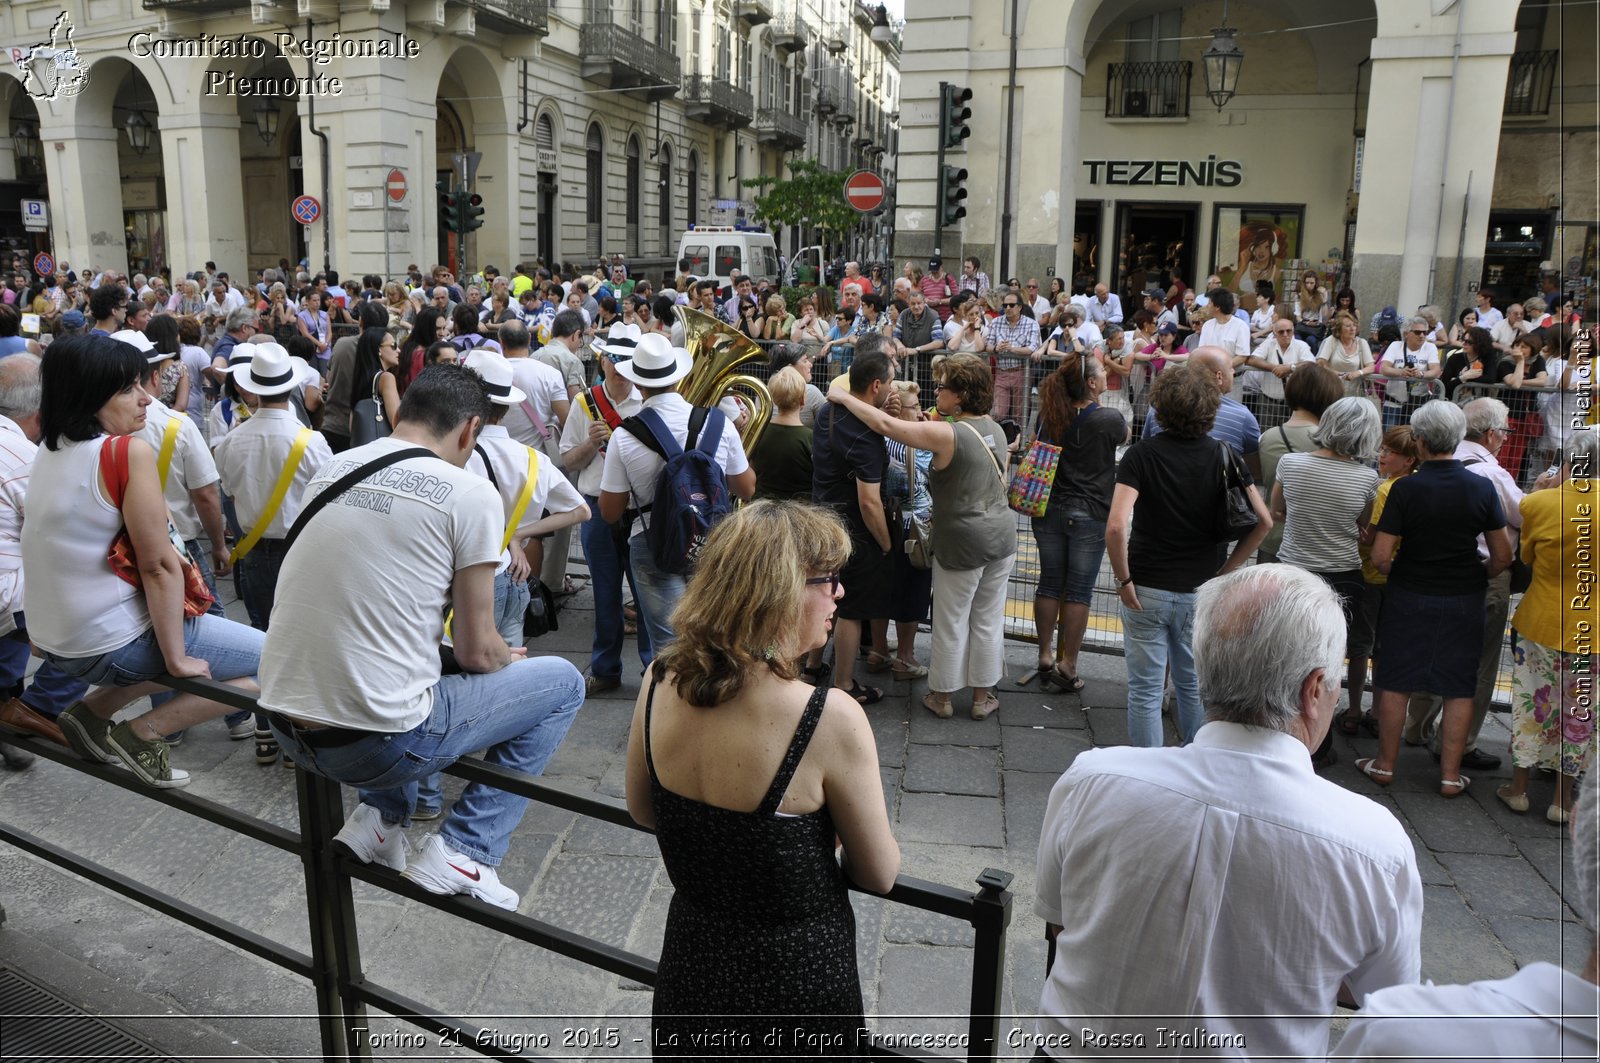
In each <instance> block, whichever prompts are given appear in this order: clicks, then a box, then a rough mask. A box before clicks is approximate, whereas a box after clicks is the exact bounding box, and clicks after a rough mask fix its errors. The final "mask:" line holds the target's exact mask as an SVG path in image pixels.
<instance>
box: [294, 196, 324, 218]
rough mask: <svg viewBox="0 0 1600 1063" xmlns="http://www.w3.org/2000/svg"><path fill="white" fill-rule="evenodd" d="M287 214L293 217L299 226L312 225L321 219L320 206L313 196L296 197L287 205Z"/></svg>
mask: <svg viewBox="0 0 1600 1063" xmlns="http://www.w3.org/2000/svg"><path fill="white" fill-rule="evenodd" d="M289 213H291V214H293V215H294V220H295V221H297V222H299V223H300V224H301V225H313V224H315V223H316V220H317V219H318V218H320V217H322V204H321V203H318V202H317V200H316V197H315V196H297V197H295V201H294V202H293V203H291V204H289Z"/></svg>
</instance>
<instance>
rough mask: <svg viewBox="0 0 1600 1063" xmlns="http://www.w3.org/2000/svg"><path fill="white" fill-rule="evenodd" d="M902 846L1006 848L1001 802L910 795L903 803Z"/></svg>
mask: <svg viewBox="0 0 1600 1063" xmlns="http://www.w3.org/2000/svg"><path fill="white" fill-rule="evenodd" d="M895 837H897V838H899V839H900V840H901V841H902V842H932V843H936V844H940V845H953V846H967V847H985V848H999V847H1001V846H1003V845H1004V844H1005V823H1004V820H1003V818H1002V816H1001V809H1000V800H999V798H991V797H962V796H959V795H955V794H910V793H908V794H906V795H904V796H903V797H902V798H901V799H900V818H899V826H898V827H897V828H896V830H895Z"/></svg>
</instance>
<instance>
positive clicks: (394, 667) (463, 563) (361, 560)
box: [29, 437, 505, 732]
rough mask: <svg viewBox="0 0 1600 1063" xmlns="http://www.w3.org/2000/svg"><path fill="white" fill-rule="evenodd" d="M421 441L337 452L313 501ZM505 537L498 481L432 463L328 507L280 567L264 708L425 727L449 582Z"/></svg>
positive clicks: (340, 723) (490, 555)
mask: <svg viewBox="0 0 1600 1063" xmlns="http://www.w3.org/2000/svg"><path fill="white" fill-rule="evenodd" d="M412 445H413V444H410V443H407V442H405V441H404V440H399V439H394V438H393V437H386V438H384V439H379V440H376V441H374V442H372V443H368V444H367V445H366V446H364V447H357V448H356V449H354V450H347V451H345V452H344V453H343V454H339V455H336V456H335V457H334V458H333V460H332V461H330V462H328V463H327V464H326V465H324V466H323V467H322V468H321V469H319V470H318V471H317V474H316V476H315V477H313V478H312V481H311V486H310V488H309V489H308V490H307V492H306V496H305V497H306V500H307V501H309V500H310V499H312V498H315V497H316V495H317V494H318V493H320V492H321V491H323V490H324V489H326V488H327V487H328V486H329V485H331V484H332V483H333V482H334V481H335V480H337V479H339V478H340V477H341V476H344V475H345V474H346V473H349V472H351V471H353V470H354V469H356V468H357V467H358V466H360V465H362V464H364V463H366V462H369V461H371V460H373V459H374V458H377V457H380V456H381V455H384V454H388V453H393V452H394V451H396V450H400V449H403V448H405V447H409V446H412ZM504 530H505V515H504V513H503V512H502V510H501V505H500V496H499V495H498V494H496V493H495V489H494V488H493V487H492V486H490V484H489V481H487V480H485V479H483V478H482V477H480V476H474V475H473V474H472V473H470V472H467V471H466V470H465V469H458V468H456V467H455V466H454V465H451V464H450V463H449V462H447V461H443V460H440V459H438V458H433V457H422V458H407V459H406V460H404V461H402V462H398V463H396V464H394V465H390V466H389V467H387V468H385V469H381V470H379V471H378V472H376V473H373V474H372V475H371V476H369V477H368V478H367V479H365V480H363V481H361V483H359V484H357V485H356V486H355V487H352V488H351V489H350V490H348V491H346V492H345V493H344V494H343V495H342V496H340V497H339V498H337V499H335V500H334V501H332V502H330V503H329V504H328V505H327V506H325V507H324V508H323V510H322V512H320V513H318V514H317V516H316V517H315V518H314V519H313V520H312V521H311V523H310V524H308V525H307V526H306V529H305V531H304V532H303V533H302V535H301V539H302V540H303V541H300V542H298V545H297V546H296V547H295V549H293V550H290V551H289V553H288V556H286V557H285V558H284V560H283V568H282V570H281V571H280V572H279V575H278V592H277V601H276V603H275V604H274V606H273V612H277V610H279V609H282V610H284V613H285V615H287V616H294V617H297V618H299V622H296V623H292V624H273V625H272V626H271V627H270V628H269V629H268V631H267V640H266V644H265V646H264V647H263V648H262V651H261V668H260V676H261V707H262V708H263V709H267V710H269V711H274V712H283V713H287V714H289V715H290V716H295V717H299V718H300V719H304V720H311V721H314V722H316V723H326V724H332V725H334V726H336V727H349V728H353V729H356V730H363V731H385V732H397V731H409V730H411V729H412V728H414V727H416V726H417V725H418V724H420V723H422V721H423V720H425V719H427V717H428V714H429V713H430V712H431V711H432V710H433V686H434V684H435V683H437V682H438V681H439V642H440V639H442V638H443V636H444V616H445V611H446V609H447V608H448V607H449V604H450V584H451V581H452V580H454V578H455V574H456V573H457V572H459V571H460V570H462V569H464V568H470V567H471V566H473V565H482V564H494V563H495V562H496V561H497V560H498V559H499V557H500V537H501V535H502V534H503V533H504ZM29 623H30V625H31V623H32V620H31V618H30V621H29Z"/></svg>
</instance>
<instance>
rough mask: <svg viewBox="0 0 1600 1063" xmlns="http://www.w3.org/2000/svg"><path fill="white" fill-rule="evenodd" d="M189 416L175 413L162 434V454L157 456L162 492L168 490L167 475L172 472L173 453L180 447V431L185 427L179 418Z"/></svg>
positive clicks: (157, 469)
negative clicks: (179, 421)
mask: <svg viewBox="0 0 1600 1063" xmlns="http://www.w3.org/2000/svg"><path fill="white" fill-rule="evenodd" d="M186 416H188V415H187V414H181V413H174V414H173V415H172V417H171V418H169V419H168V420H167V427H166V430H165V431H163V432H162V433H161V453H159V454H157V455H156V471H157V472H159V473H160V474H161V490H163V491H165V490H166V489H167V474H168V473H170V472H171V471H172V452H173V451H174V450H176V449H177V447H178V429H180V428H182V427H183V426H182V425H180V424H179V423H178V418H179V417H186Z"/></svg>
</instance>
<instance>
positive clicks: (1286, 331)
mask: <svg viewBox="0 0 1600 1063" xmlns="http://www.w3.org/2000/svg"><path fill="white" fill-rule="evenodd" d="M1272 331H1273V332H1274V333H1276V334H1277V335H1279V336H1292V335H1294V329H1292V328H1275V329H1273V330H1272Z"/></svg>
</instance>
